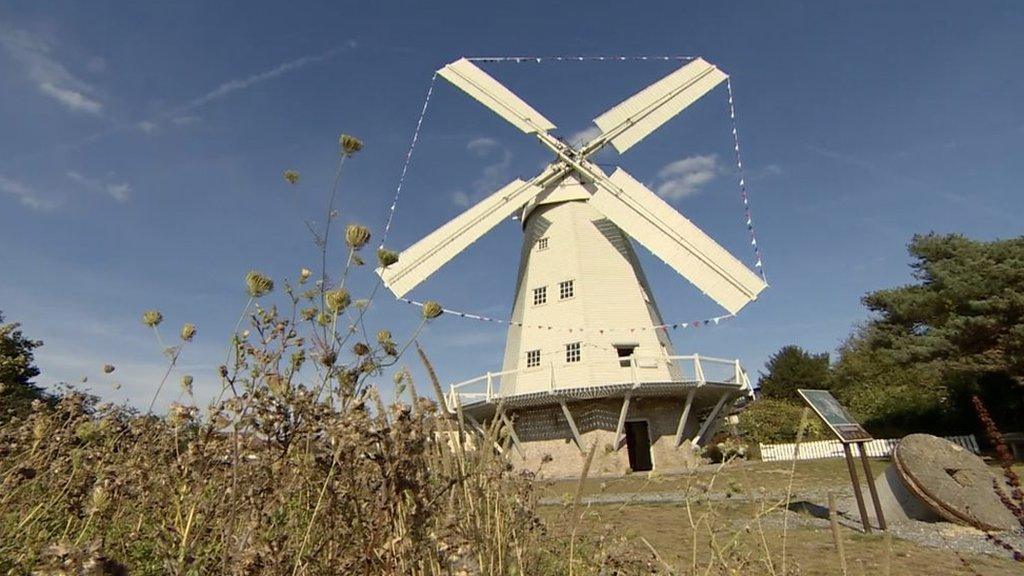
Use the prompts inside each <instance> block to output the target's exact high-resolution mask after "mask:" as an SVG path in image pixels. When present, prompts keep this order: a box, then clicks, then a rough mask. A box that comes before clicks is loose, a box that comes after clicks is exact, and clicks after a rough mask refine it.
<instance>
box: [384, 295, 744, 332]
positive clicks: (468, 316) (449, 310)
mask: <svg viewBox="0 0 1024 576" xmlns="http://www.w3.org/2000/svg"><path fill="white" fill-rule="evenodd" d="M398 300H399V301H401V302H405V303H406V304H411V305H413V306H417V307H419V308H422V307H423V305H424V304H426V303H425V302H420V301H419V300H412V299H411V298H403V297H398ZM441 310H443V311H444V313H445V314H448V315H451V316H458V317H459V318H466V319H468V320H477V321H480V322H491V323H494V324H505V325H508V326H519V327H522V328H537V329H539V330H557V331H561V332H586V331H587V329H586V328H584V327H582V326H572V327H566V326H551V325H547V324H524V323H522V322H517V321H515V320H502V319H501V318H490V317H488V316H481V315H480V314H473V313H471V312H464V311H462V310H455V309H452V308H444V307H442V308H441ZM735 317H736V316H735V315H734V314H724V315H722V316H715V317H714V318H706V319H704V320H693V321H691V322H675V323H672V324H657V325H654V326H636V327H633V328H617V327H612V328H598V329H597V331H598V332H599V333H601V334H604V333H605V332H638V331H644V330H678V329H685V328H700V327H701V326H708V325H714V326H718V324H719V323H721V322H724V321H726V320H731V319H733V318H735Z"/></svg>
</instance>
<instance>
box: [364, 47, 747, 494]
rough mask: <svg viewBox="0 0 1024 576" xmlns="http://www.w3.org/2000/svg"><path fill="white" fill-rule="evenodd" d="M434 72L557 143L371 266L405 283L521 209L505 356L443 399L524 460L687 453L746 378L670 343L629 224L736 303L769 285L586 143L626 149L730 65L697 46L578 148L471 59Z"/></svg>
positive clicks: (703, 284)
mask: <svg viewBox="0 0 1024 576" xmlns="http://www.w3.org/2000/svg"><path fill="white" fill-rule="evenodd" d="M438 73H439V74H440V75H441V76H442V77H443V78H445V79H446V80H448V81H449V82H451V83H452V84H454V85H455V86H456V87H458V88H460V89H461V90H463V91H464V92H466V93H467V94H469V95H470V96H472V97H473V98H474V99H476V100H477V101H479V102H480V103H481V104H483V105H484V106H486V107H487V108H489V109H491V110H492V111H494V112H495V113H496V114H498V115H499V116H501V117H502V118H504V119H505V120H507V121H508V122H509V123H510V124H512V125H513V126H515V127H516V128H518V129H519V130H520V131H522V132H524V133H526V134H529V135H532V136H533V137H534V138H536V139H537V141H538V142H540V144H541V145H542V146H544V147H545V148H547V149H548V150H550V151H551V152H553V153H554V155H555V159H554V160H553V161H552V162H551V163H550V164H549V165H548V166H547V167H546V168H544V169H543V170H542V171H541V172H540V173H539V174H538V175H537V176H535V177H534V178H532V179H530V180H529V181H524V180H521V179H516V180H513V181H512V182H510V183H508V184H507V185H505V186H504V187H502V188H501V189H499V190H498V191H496V192H494V193H493V194H491V195H490V196H488V197H487V198H485V199H484V200H482V201H480V202H479V203H478V204H476V205H475V206H473V207H471V208H469V209H468V210H466V211H465V212H463V213H462V214H460V215H459V216H457V217H456V218H454V219H453V220H451V221H450V222H448V223H447V224H445V225H443V226H441V227H440V228H438V229H437V230H435V231H434V232H432V233H430V234H429V235H427V236H426V237H425V238H423V239H422V240H420V241H419V242H416V243H415V244H413V245H412V246H410V247H409V248H407V249H406V250H404V251H403V252H402V253H401V254H400V256H399V259H398V262H397V263H396V264H393V265H391V266H389V267H387V268H385V269H381V270H378V272H379V273H380V274H381V276H382V277H383V280H384V283H385V284H386V285H387V286H388V288H390V289H391V291H392V292H394V293H395V294H396V295H397V296H399V297H402V296H404V295H405V294H406V293H408V292H409V291H410V290H412V289H413V288H414V287H415V286H417V285H418V284H420V283H421V282H423V281H424V280H426V279H427V278H428V277H429V276H431V275H432V274H434V273H435V272H437V271H438V270H439V269H440V268H441V267H442V266H444V265H445V264H446V263H447V262H448V261H450V260H451V259H452V258H454V257H455V256H457V255H458V254H459V253H460V252H462V251H463V250H465V249H466V248H467V247H469V246H470V244H472V243H473V242H475V241H476V240H477V239H479V238H480V237H481V236H483V235H484V234H486V233H487V232H488V231H490V230H491V229H493V228H494V227H495V226H497V225H498V223H499V222H501V221H503V220H504V219H506V218H508V217H510V216H512V215H518V216H519V217H520V219H521V222H522V226H523V232H524V234H523V244H522V252H521V257H520V264H519V275H518V281H517V286H516V292H515V303H514V306H513V311H512V318H511V321H510V326H509V331H508V339H507V342H506V346H505V359H504V365H503V367H502V370H501V372H496V373H488V374H487V375H485V376H482V377H480V378H476V379H474V380H471V381H467V382H464V383H461V384H456V385H453V387H452V388H451V393H450V394H449V396H448V398H447V399H446V401H447V402H448V404H449V407H450V408H453V409H454V406H453V404H455V403H459V404H460V405H461V407H462V409H463V412H464V414H466V416H467V418H469V419H470V420H471V421H473V422H480V421H484V420H488V419H490V418H500V419H502V421H503V423H504V425H506V426H508V428H509V434H508V436H509V438H510V441H511V444H512V445H514V447H515V449H516V452H517V453H518V454H519V456H520V457H521V462H522V463H523V464H524V465H527V466H529V465H532V464H536V463H537V462H539V461H540V459H542V458H544V457H545V456H546V455H551V456H556V455H557V454H558V453H559V452H560V451H564V450H566V446H568V447H570V449H569V451H570V452H573V453H575V454H576V457H575V458H568V457H566V458H560V459H559V458H556V463H555V464H554V465H549V466H548V469H549V470H550V471H552V472H553V474H554V475H562V474H564V475H571V474H574V473H576V472H577V471H578V469H579V460H580V459H579V453H580V451H582V450H583V448H584V446H585V445H589V444H590V442H592V441H601V442H602V443H605V444H607V445H611V446H612V447H613V448H614V450H612V451H610V452H609V451H606V452H605V454H604V456H603V457H602V458H603V459H604V460H606V462H604V467H605V468H608V470H606V471H608V472H612V471H615V470H625V469H632V470H644V469H651V468H652V466H653V465H654V464H655V463H657V464H658V466H659V468H672V467H673V466H677V465H686V461H687V458H680V457H677V456H674V455H673V453H679V452H680V450H679V447H680V446H681V445H684V444H685V448H687V449H688V448H690V447H691V446H692V445H696V444H697V443H698V442H700V441H701V440H702V439H704V438H705V437H706V436H707V435H709V431H710V430H709V428H710V427H711V426H712V424H713V423H714V422H715V421H716V419H717V418H718V417H719V415H720V412H721V410H722V408H723V406H724V405H725V403H726V402H727V400H729V399H732V398H736V396H738V395H741V394H744V393H747V392H749V389H750V387H749V381H748V380H747V377H746V374H745V372H744V371H743V370H742V368H741V367H740V365H739V363H738V361H734V360H719V359H707V358H701V357H698V356H697V355H692V356H677V355H676V353H675V351H674V350H673V348H672V344H671V342H670V340H669V338H668V334H667V331H666V330H665V329H664V324H663V322H662V319H661V316H660V313H659V311H658V308H657V305H656V304H655V302H654V300H653V298H652V296H651V290H650V289H649V287H648V285H647V280H646V278H645V276H644V274H643V271H642V270H641V268H640V265H639V262H638V261H637V258H636V255H635V253H634V250H633V246H632V243H631V242H630V241H629V238H632V239H633V240H635V241H636V242H638V243H640V244H641V245H642V246H643V247H644V248H646V249H647V250H649V251H650V252H651V253H652V254H654V255H655V256H657V257H658V258H660V259H661V260H663V261H664V262H665V263H667V264H668V265H669V266H670V267H672V269H674V270H675V271H676V272H678V273H679V274H680V275H681V276H683V277H684V278H686V279H687V280H688V281H690V282H691V283H692V284H693V285H694V286H696V287H697V288H698V289H700V291H701V292H703V293H704V294H706V295H707V296H708V297H710V298H711V299H713V300H714V301H715V302H717V303H718V304H720V305H721V306H722V307H723V308H725V310H727V311H728V313H729V314H735V313H736V312H737V311H739V310H740V309H741V308H742V307H743V306H745V305H746V304H747V303H749V302H750V301H752V300H754V299H756V298H757V295H758V294H759V293H760V292H761V291H762V290H764V288H765V287H766V284H765V282H764V281H763V279H762V278H761V277H760V276H758V275H757V274H755V273H754V272H752V271H751V270H750V269H748V268H747V267H746V266H744V265H743V264H742V263H741V262H740V261H739V260H738V259H736V258H735V257H734V256H732V255H731V254H730V253H729V252H728V251H726V250H725V249H724V248H723V247H722V246H720V245H719V244H718V243H717V242H715V241H714V240H713V239H712V238H711V237H710V236H708V235H707V234H705V233H704V232H703V231H701V230H700V228H698V227H697V226H696V225H694V224H693V223H692V222H691V221H690V220H688V219H687V218H686V217H684V216H683V215H682V214H680V213H679V212H678V211H676V210H675V209H674V208H672V207H671V206H670V205H669V204H667V203H666V202H665V201H663V200H662V199H661V198H659V197H658V196H657V195H656V194H654V193H653V192H652V191H651V190H649V189H648V188H647V187H646V186H644V185H643V184H641V183H640V182H639V181H637V180H636V179H634V178H633V177H632V176H630V175H629V174H628V173H627V172H626V171H625V170H623V169H621V168H616V169H615V170H614V171H613V172H612V173H611V174H610V175H609V174H606V173H605V172H604V171H603V170H602V169H601V168H599V167H598V166H597V165H595V164H594V163H593V162H591V161H590V158H591V157H592V156H593V155H594V154H596V153H597V152H598V151H599V150H601V149H602V148H604V147H605V146H607V145H611V146H612V147H614V148H615V150H617V151H618V152H619V153H622V152H625V151H626V150H629V149H630V148H631V147H633V146H634V145H636V144H637V143H638V142H640V141H641V140H642V139H643V138H645V137H646V136H647V135H648V134H650V133H651V132H653V131H655V130H656V129H657V128H658V127H660V126H661V125H662V124H664V123H665V122H667V121H668V120H670V119H671V118H672V117H674V116H675V115H677V114H679V113H680V112H681V111H682V110H684V109H685V108H686V107H687V106H689V105H690V104H692V103H694V102H695V101H696V100H698V99H699V98H701V97H702V96H704V95H705V94H706V93H708V92H709V91H711V90H712V89H713V88H715V87H716V86H717V85H719V84H720V83H722V82H723V81H724V80H726V78H727V76H726V74H725V73H723V72H722V71H721V70H719V69H718V68H717V67H715V66H714V65H712V64H710V63H708V62H707V61H705V60H703V59H700V58H697V59H694V60H693V61H691V62H689V63H687V64H686V65H684V66H682V67H681V68H679V69H678V70H676V71H674V72H672V73H671V74H669V75H668V76H666V77H664V78H662V79H661V80H659V81H657V82H655V83H654V84H652V85H650V86H648V87H647V88H645V89H643V90H642V91H640V92H638V93H637V94H635V95H633V96H632V97H630V98H628V99H626V100H625V101H624V102H622V103H621V104H619V105H617V106H615V107H614V108H612V109H610V110H608V111H607V112H605V113H604V114H602V115H600V116H598V117H597V118H596V119H595V120H594V123H595V124H596V125H597V127H598V128H599V129H600V134H599V135H598V136H597V137H595V138H594V139H593V140H591V141H590V142H586V143H583V144H581V145H579V146H578V147H573V146H571V145H569V144H566V143H565V142H563V141H562V140H560V139H558V138H556V137H555V136H553V135H551V134H550V131H551V130H553V129H554V128H555V125H554V124H553V123H552V122H551V121H550V120H548V119H547V118H545V117H544V116H542V115H541V114H540V113H539V112H537V111H536V110H534V109H533V108H532V107H531V106H530V105H528V104H527V103H526V102H524V101H523V100H522V99H521V98H519V97H518V96H516V95H515V94H514V93H512V92H511V91H510V90H509V89H507V88H506V87H505V86H503V85H501V84H500V83H499V82H498V81H497V80H495V79H494V78H492V77H491V76H489V75H488V74H487V73H486V72H484V71H483V70H481V69H480V68H478V67H477V66H476V65H475V64H473V62H471V61H470V60H467V59H460V60H457V61H455V62H452V63H451V64H448V65H447V66H444V67H443V68H441V69H440V70H439V71H438ZM712 373H713V374H712ZM498 404H501V405H502V406H503V407H504V409H503V410H502V411H501V413H498V412H497V411H496V410H495V408H496V407H497V405H498ZM699 416H703V422H701V421H700V418H699ZM590 436H594V438H592V439H591V438H589V437H590ZM684 439H685V440H689V442H683V440H684ZM573 444H574V445H575V447H572V445H573ZM623 445H626V447H627V448H628V450H627V451H626V452H627V455H626V456H625V457H624V456H622V455H621V453H622V451H621V450H620V448H621V447H622V446H623ZM660 451H667V452H666V453H665V454H659V452H660ZM687 452H688V450H687ZM562 456H567V455H565V454H562ZM602 458H599V459H598V463H597V466H598V469H600V468H601V466H602V462H601V460H602ZM627 459H628V462H627ZM544 460H547V458H544Z"/></svg>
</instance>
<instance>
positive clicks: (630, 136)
mask: <svg viewBox="0 0 1024 576" xmlns="http://www.w3.org/2000/svg"><path fill="white" fill-rule="evenodd" d="M726 78H728V76H727V75H726V74H725V73H724V72H722V71H721V70H719V69H718V68H717V67H715V66H714V65H713V64H710V63H708V62H707V61H706V60H704V59H703V58H697V59H696V60H694V61H693V62H690V63H689V64H687V65H686V66H683V67H682V68H680V69H679V70H676V71H675V72H673V73H671V74H669V75H668V76H666V77H664V78H662V79H661V80H659V81H657V82H655V83H654V84H651V85H650V86H648V87H647V88H644V89H643V90H641V91H640V92H637V93H636V94H635V95H633V96H631V97H629V98H627V99H626V100H625V101H624V102H622V103H621V104H619V105H618V106H616V107H614V108H612V109H611V110H609V111H607V112H605V113H604V114H602V115H600V116H598V117H597V118H595V119H594V124H597V127H598V128H600V129H601V130H602V131H603V132H604V134H605V136H603V137H602V138H599V139H598V140H597V141H596V142H597V143H598V146H600V145H603V144H605V143H608V142H610V143H611V145H612V146H614V147H615V149H616V150H618V151H619V153H620V154H621V153H623V152H625V151H626V150H628V149H630V148H631V147H632V146H633V145H634V144H636V143H637V142H639V141H640V140H642V139H643V138H644V137H646V136H647V135H648V134H650V133H651V132H654V131H655V130H657V129H658V127H659V126H661V125H662V124H664V123H665V122H668V121H669V120H670V119H671V118H672V117H673V116H675V115H676V114H679V113H680V112H682V111H683V109H684V108H686V107H687V106H689V105H690V104H693V103H694V102H696V101H697V99H699V98H700V97H701V96H703V95H705V94H707V93H708V92H709V91H711V89H712V88H714V87H715V86H718V85H719V84H721V83H722V81H723V80H725V79H726ZM592 147H593V146H587V148H588V149H590V148H592Z"/></svg>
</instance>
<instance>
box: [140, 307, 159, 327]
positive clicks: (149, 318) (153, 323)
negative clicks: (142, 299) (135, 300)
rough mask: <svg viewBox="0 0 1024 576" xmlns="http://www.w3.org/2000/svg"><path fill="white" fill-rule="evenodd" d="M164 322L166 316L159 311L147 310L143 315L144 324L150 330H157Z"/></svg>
mask: <svg viewBox="0 0 1024 576" xmlns="http://www.w3.org/2000/svg"><path fill="white" fill-rule="evenodd" d="M163 321H164V315H163V314H161V313H160V311H159V310H146V311H145V312H143V313H142V323H143V324H145V325H146V326H149V327H150V328H156V327H157V326H159V325H160V323H161V322H163Z"/></svg>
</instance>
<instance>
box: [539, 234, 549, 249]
mask: <svg viewBox="0 0 1024 576" xmlns="http://www.w3.org/2000/svg"><path fill="white" fill-rule="evenodd" d="M547 249H548V237H547V236H545V237H543V238H541V239H540V240H537V250H547Z"/></svg>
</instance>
